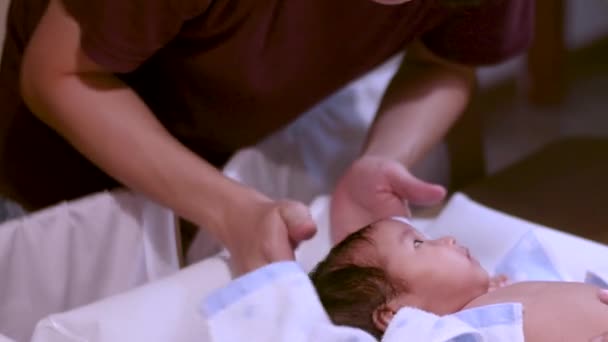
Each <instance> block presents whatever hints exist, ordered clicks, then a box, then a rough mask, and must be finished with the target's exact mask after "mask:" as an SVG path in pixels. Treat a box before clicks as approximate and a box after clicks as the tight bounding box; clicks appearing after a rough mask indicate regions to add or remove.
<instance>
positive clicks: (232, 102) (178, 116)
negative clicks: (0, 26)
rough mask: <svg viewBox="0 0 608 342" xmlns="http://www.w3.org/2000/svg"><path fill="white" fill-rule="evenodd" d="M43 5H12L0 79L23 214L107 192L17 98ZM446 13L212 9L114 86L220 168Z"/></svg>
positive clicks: (44, 0)
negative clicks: (130, 92) (124, 87)
mask: <svg viewBox="0 0 608 342" xmlns="http://www.w3.org/2000/svg"><path fill="white" fill-rule="evenodd" d="M97 1H113V0H97ZM202 1H203V0H202ZM47 4H48V0H12V3H11V10H10V11H11V12H10V15H9V29H8V35H7V38H6V44H5V51H4V54H3V61H2V63H3V65H2V70H1V71H0V77H1V80H2V81H1V84H0V102H2V103H3V108H4V110H3V111H4V112H3V113H2V119H0V137H1V141H0V163H2V175H1V176H2V177H0V178H1V182H0V183H2V184H3V185H2V192H3V193H4V194H8V195H9V196H11V197H13V198H16V199H17V200H19V201H21V202H29V204H30V207H31V208H36V207H41V206H46V205H49V204H51V203H53V202H55V201H58V200H64V199H70V198H74V197H78V196H81V195H84V194H86V193H90V192H94V191H99V190H101V189H103V188H107V187H110V186H112V185H113V184H114V183H113V181H112V180H111V179H110V178H109V177H107V175H105V174H104V173H103V172H101V171H99V170H98V169H97V168H96V167H94V166H93V165H92V164H90V163H89V162H88V161H86V160H85V159H84V158H83V157H82V156H80V155H79V154H78V153H77V152H76V151H75V150H74V149H73V148H72V147H71V146H70V145H69V144H68V143H66V142H65V141H64V140H63V139H62V138H61V137H59V136H58V135H57V134H56V133H55V132H53V131H52V130H50V129H49V128H47V127H46V126H45V125H44V124H43V123H41V122H40V121H38V120H37V119H36V118H35V117H34V116H33V115H31V113H30V112H29V111H28V109H27V108H26V107H25V105H24V104H23V102H22V100H21V98H20V96H19V93H18V91H17V89H18V81H17V80H18V70H19V67H20V64H21V56H22V53H23V49H24V47H25V46H26V44H27V41H28V40H29V38H30V36H31V33H32V32H33V30H34V27H35V25H36V24H37V21H38V19H39V17H40V15H41V14H42V13H43V11H44V8H45V7H46V5H47ZM83 6H84V5H83ZM444 12H445V10H444V9H439V8H437V7H436V4H435V1H431V0H413V1H412V2H410V3H407V4H404V5H400V6H385V5H380V4H377V3H374V2H372V1H371V0H289V1H284V0H213V1H212V2H211V4H210V5H209V6H208V7H207V8H206V9H205V11H203V12H202V13H201V14H200V15H198V16H195V17H193V18H192V19H190V20H188V21H187V22H185V23H184V24H183V26H181V29H180V30H179V32H178V33H177V35H176V36H175V37H174V38H173V39H172V40H170V41H169V43H168V44H167V45H166V46H164V47H163V48H161V49H160V50H158V51H157V52H156V53H155V54H154V55H152V56H151V57H150V58H148V59H147V60H146V61H145V62H144V63H143V64H141V65H140V66H139V67H137V68H136V69H135V70H134V71H132V72H128V73H123V74H119V77H121V78H122V79H123V80H124V81H125V82H126V83H127V84H129V85H130V86H131V87H132V88H133V89H134V90H135V91H136V92H137V93H138V94H139V95H140V96H141V97H142V98H143V100H144V101H145V102H146V103H147V104H148V106H149V107H150V108H151V109H152V111H153V112H154V114H155V115H156V116H157V117H158V118H159V119H160V120H161V121H162V122H163V124H164V125H165V126H166V127H167V128H168V129H169V131H170V132H171V133H173V134H174V135H175V136H176V137H177V138H178V139H180V140H181V141H182V142H183V143H185V144H186V145H187V146H188V147H190V148H191V149H193V150H194V151H196V152H198V153H199V154H200V155H202V156H203V157H205V158H208V159H209V160H210V161H211V162H212V163H214V164H216V165H219V164H221V163H222V162H224V161H225V160H226V158H227V157H228V156H229V155H230V153H232V152H233V151H235V150H236V149H238V148H240V147H243V146H246V145H249V144H252V143H255V142H256V141H257V140H259V139H260V138H262V137H264V136H265V135H267V134H269V133H271V132H273V131H274V130H276V129H278V128H280V127H282V126H283V125H285V124H287V123H288V122H290V121H291V120H293V119H294V118H295V117H297V116H298V115H299V114H301V113H302V112H304V111H305V110H307V109H308V108H310V107H311V106H313V105H314V104H315V103H317V102H318V101H320V100H322V99H323V98H324V97H326V96H328V95H330V94H331V93H332V92H334V91H336V90H337V89H339V88H340V87H342V86H344V85H345V84H347V83H348V82H349V81H351V80H353V79H355V78H356V77H358V76H360V75H362V74H363V73H365V72H366V71H369V70H370V69H371V68H373V67H374V66H376V65H378V64H380V63H382V62H383V61H384V60H386V59H387V58H389V57H390V56H392V55H394V54H395V53H397V52H399V51H401V50H402V49H403V48H404V47H405V46H406V45H407V43H408V42H410V41H412V40H413V39H415V38H416V37H419V36H421V35H422V34H423V33H424V32H425V31H427V30H429V29H431V28H432V27H433V26H434V25H436V24H437V23H438V22H439V21H441V20H442V18H443V15H444V14H445V13H444ZM93 15H97V14H95V13H94V14H93ZM99 15H102V14H99ZM106 15H108V14H107V13H106ZM112 15H118V14H116V13H114V14H112V13H110V14H109V15H108V18H109V19H108V24H111V23H112V20H111V18H112ZM119 34H120V32H119ZM131 34H132V33H131ZM141 39H146V36H145V33H144V34H142V36H141ZM93 49H94V47H93ZM87 52H91V51H87ZM93 54H94V51H93Z"/></svg>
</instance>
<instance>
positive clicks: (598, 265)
mask: <svg viewBox="0 0 608 342" xmlns="http://www.w3.org/2000/svg"><path fill="white" fill-rule="evenodd" d="M327 204H328V197H326V196H323V197H319V198H317V199H316V200H315V201H314V202H313V203H312V206H311V209H312V212H313V214H314V217H315V220H316V221H317V222H318V224H319V228H320V234H319V235H317V237H315V239H313V240H311V241H309V242H307V243H305V244H304V245H302V246H301V248H300V249H299V250H298V251H297V257H298V260H299V262H300V263H301V265H302V267H303V268H304V269H307V270H308V269H310V268H311V267H312V266H313V265H314V264H315V263H316V262H317V261H318V260H319V259H321V258H322V257H323V255H324V253H325V252H326V251H327V249H328V247H329V239H328V236H329V235H328V233H327V231H328V226H327ZM415 222H416V221H415ZM418 222H420V221H418ZM422 223H424V222H422ZM415 224H416V223H415ZM530 229H533V230H534V232H535V234H537V235H538V236H539V240H540V241H541V243H542V245H543V246H544V247H545V248H546V250H547V251H549V253H550V254H551V255H552V258H553V260H554V262H555V264H556V265H557V266H558V267H559V268H560V270H561V272H563V274H564V276H566V277H569V278H570V279H573V280H578V281H583V280H584V276H585V273H586V271H587V270H588V269H598V270H605V269H606V262H605V260H608V247H606V246H603V245H600V244H597V243H594V242H591V241H588V240H584V239H581V238H578V237H574V236H570V235H567V234H563V233H560V232H557V231H555V230H552V229H550V228H547V227H542V226H538V225H535V224H532V223H530V222H526V221H524V220H521V219H518V218H515V217H511V216H509V215H506V214H504V213H501V212H498V211H495V210H492V209H490V208H486V207H484V206H482V205H480V204H478V203H475V202H473V201H471V200H470V199H468V198H467V197H465V196H463V195H456V196H454V197H453V198H452V199H451V201H450V202H449V203H448V204H447V206H446V207H445V209H444V210H443V211H442V213H441V214H440V215H439V217H438V218H437V219H436V220H435V221H434V222H432V223H431V224H429V225H428V226H427V227H426V228H425V229H424V231H425V232H426V233H427V234H430V235H443V234H451V235H453V236H455V237H456V238H457V239H458V240H459V241H460V242H461V243H463V244H465V245H468V246H470V248H471V252H472V253H473V254H475V255H477V256H478V257H479V258H480V260H481V263H482V265H483V266H485V267H487V268H488V269H489V270H491V268H493V267H494V266H495V265H496V263H497V262H498V260H500V259H501V258H502V257H503V256H504V253H506V252H507V251H508V250H509V249H511V248H512V247H513V245H514V244H515V243H517V241H518V239H519V238H520V237H521V236H522V235H523V234H525V232H529V231H530ZM573 250H574V251H576V253H572V252H571V251H573ZM230 279H231V278H230V271H229V268H228V265H227V263H225V261H224V260H223V259H221V258H219V257H215V258H210V259H207V260H206V261H204V262H202V263H198V264H195V265H192V266H190V267H188V268H186V269H185V270H183V271H181V272H178V273H176V274H174V275H172V276H169V277H167V278H165V279H163V280H161V281H158V282H153V283H151V284H148V285H145V286H143V287H140V288H138V289H134V290H132V291H130V292H127V293H124V294H122V295H119V296H116V297H111V298H108V299H106V300H104V301H102V302H100V303H97V304H94V305H90V306H88V307H85V308H81V309H77V310H74V311H71V312H67V313H63V314H58V315H53V316H50V317H49V318H47V319H46V320H44V321H43V322H41V323H40V324H39V325H38V330H37V332H36V338H35V339H34V341H35V342H59V341H88V342H106V341H107V342H109V341H123V340H124V341H135V340H145V341H147V342H154V341H158V342H161V341H183V342H188V341H193V342H194V341H197V342H201V341H212V340H210V339H209V336H210V335H209V332H208V331H207V322H205V321H204V320H203V319H202V316H201V314H200V312H199V304H200V302H201V301H202V300H203V299H204V298H205V297H206V296H207V295H208V294H210V293H211V292H212V291H214V290H216V289H218V288H220V287H222V286H224V285H226V284H228V283H229V281H230ZM159 322H164V323H163V324H159ZM237 328H238V327H237Z"/></svg>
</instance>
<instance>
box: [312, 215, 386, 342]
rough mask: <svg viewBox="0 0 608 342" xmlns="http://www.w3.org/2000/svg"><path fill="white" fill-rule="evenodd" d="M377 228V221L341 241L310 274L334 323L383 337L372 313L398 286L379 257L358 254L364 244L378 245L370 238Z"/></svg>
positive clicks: (369, 245)
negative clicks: (378, 261) (374, 258)
mask: <svg viewBox="0 0 608 342" xmlns="http://www.w3.org/2000/svg"><path fill="white" fill-rule="evenodd" d="M373 229H374V226H373V225H369V226H366V227H364V228H362V229H360V230H358V231H356V232H354V233H352V234H351V235H349V236H348V237H347V238H346V239H344V240H343V241H342V242H340V243H339V244H337V245H336V246H335V247H334V248H332V249H331V251H330V252H329V255H328V256H327V257H326V258H325V260H323V261H321V262H320V263H319V264H318V265H317V267H316V268H315V269H314V270H313V271H312V272H311V273H310V278H311V280H312V283H313V284H314V286H315V288H316V290H317V293H318V295H319V298H320V300H321V303H322V304H323V307H324V308H325V310H326V311H327V313H328V314H329V317H330V318H331V320H332V321H333V323H334V324H336V325H346V326H350V327H356V328H360V329H362V330H365V331H367V332H368V333H370V334H372V335H373V336H375V337H376V338H378V339H380V338H381V337H382V334H383V332H382V331H381V330H380V329H378V328H377V327H376V325H375V324H374V321H373V318H372V314H373V312H374V310H376V309H377V308H378V307H380V306H381V305H383V304H385V303H386V302H388V300H389V299H390V298H391V297H392V296H394V295H395V294H396V290H397V289H396V288H395V287H394V286H393V285H392V283H393V282H392V281H390V280H391V279H390V277H389V275H388V274H387V273H386V272H385V271H384V270H383V269H382V268H381V267H379V266H378V264H377V262H376V261H375V260H365V258H364V257H361V258H358V257H357V255H356V253H355V249H357V248H358V247H361V246H365V245H367V246H368V247H371V248H376V247H377V246H375V242H374V241H373V239H371V238H370V232H371V231H372V230H373Z"/></svg>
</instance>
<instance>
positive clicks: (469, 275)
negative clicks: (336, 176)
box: [310, 219, 608, 342]
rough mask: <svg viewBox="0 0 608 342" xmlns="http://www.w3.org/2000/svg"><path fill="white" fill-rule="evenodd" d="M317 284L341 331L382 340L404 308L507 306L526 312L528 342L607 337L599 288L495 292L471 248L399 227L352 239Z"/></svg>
mask: <svg viewBox="0 0 608 342" xmlns="http://www.w3.org/2000/svg"><path fill="white" fill-rule="evenodd" d="M310 277H311V279H312V282H313V283H314V285H315V287H316V289H317V291H318V294H319V297H320V299H321V302H322V303H323V306H324V307H325V309H326V310H327V312H328V314H329V315H330V317H331V319H332V320H333V322H334V323H335V324H338V325H347V326H353V327H358V328H361V329H363V330H365V331H367V332H369V333H371V334H372V335H374V336H376V337H377V338H380V337H381V336H382V334H383V333H384V331H385V330H386V328H387V326H388V324H389V322H390V321H391V319H392V318H393V316H394V315H395V314H396V313H397V311H398V310H399V309H400V308H402V307H405V306H409V307H416V308H419V309H422V310H425V311H427V312H431V313H434V314H436V315H439V316H443V315H446V314H452V313H455V312H458V311H460V310H463V309H468V308H472V307H478V306H485V305H490V304H497V303H506V302H510V303H511V302H518V303H521V304H522V305H523V307H524V336H525V339H526V341H532V342H534V341H589V340H590V339H591V338H593V337H595V336H598V335H600V334H602V333H605V332H606V331H608V306H606V305H605V304H603V303H601V302H600V301H599V300H598V298H597V293H598V289H597V288H596V287H593V286H590V285H586V284H582V283H572V282H521V283H516V284H513V285H508V286H503V287H501V286H498V287H497V288H492V286H491V283H492V281H491V279H490V277H489V275H488V273H487V272H486V271H485V270H484V269H483V268H482V267H481V265H480V264H479V262H478V261H477V260H476V259H475V258H473V257H472V256H471V255H470V253H469V251H468V249H467V248H465V247H463V246H460V245H458V244H457V243H456V241H455V240H454V239H453V238H451V237H444V238H441V239H437V240H429V239H428V238H426V237H425V236H423V235H422V234H420V233H419V232H418V231H416V230H415V229H413V228H412V227H411V226H410V225H409V224H406V223H405V222H402V221H399V220H396V219H387V220H382V221H379V222H376V223H374V224H371V225H369V226H367V227H365V228H362V229H361V230H359V231H357V232H355V233H353V234H351V235H350V236H348V237H347V238H346V239H345V240H343V241H342V242H341V243H339V244H338V245H337V246H335V247H334V248H333V249H332V250H331V252H330V253H329V255H328V256H327V258H326V259H325V260H324V261H322V262H321V263H319V265H318V266H317V267H316V269H315V270H314V271H313V272H312V273H311V275H310ZM497 283H500V281H498V282H497ZM499 285H500V284H499Z"/></svg>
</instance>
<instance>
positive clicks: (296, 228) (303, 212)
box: [220, 195, 316, 275]
mask: <svg viewBox="0 0 608 342" xmlns="http://www.w3.org/2000/svg"><path fill="white" fill-rule="evenodd" d="M257 197H258V198H257V199H255V200H252V201H250V202H249V203H244V207H241V208H238V210H237V211H235V212H234V213H232V215H230V216H231V217H229V218H228V220H227V222H226V225H225V227H223V228H224V229H223V230H222V231H221V233H220V239H221V240H222V241H223V242H224V244H225V246H226V248H227V249H228V251H229V252H230V259H231V263H232V266H233V269H234V272H235V273H236V274H237V275H241V274H244V273H247V272H249V271H252V270H254V269H256V268H259V267H262V266H264V265H267V264H270V263H273V262H277V261H286V260H293V259H294V250H295V248H296V247H297V246H298V244H299V243H300V242H302V241H304V240H307V239H310V238H311V237H312V236H313V235H314V234H315V233H316V226H315V223H314V221H313V220H312V217H311V215H310V212H309V210H308V207H307V206H306V205H304V204H302V203H300V202H295V201H287V200H282V201H272V200H269V199H267V198H265V197H263V196H261V195H260V196H257ZM235 209H237V208H235Z"/></svg>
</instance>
